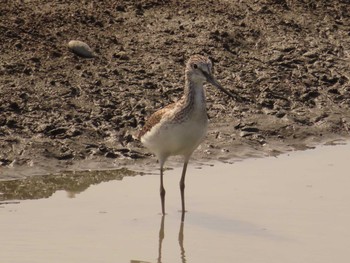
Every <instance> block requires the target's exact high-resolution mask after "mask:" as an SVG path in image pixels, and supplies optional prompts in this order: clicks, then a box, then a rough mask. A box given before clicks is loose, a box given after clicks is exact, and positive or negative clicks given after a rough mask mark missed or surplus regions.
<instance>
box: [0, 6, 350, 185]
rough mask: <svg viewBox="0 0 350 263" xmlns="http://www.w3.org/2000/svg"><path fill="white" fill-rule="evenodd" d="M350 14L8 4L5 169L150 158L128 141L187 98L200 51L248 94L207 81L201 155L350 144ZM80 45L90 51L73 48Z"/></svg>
mask: <svg viewBox="0 0 350 263" xmlns="http://www.w3.org/2000/svg"><path fill="white" fill-rule="evenodd" d="M349 13H350V6H349V4H348V1H344V0H343V1H342V0H335V1H316V2H315V1H314V2H312V3H306V2H305V1H297V0H295V1H274V0H266V1H258V2H257V1H252V0H249V1H244V3H243V2H242V1H224V2H218V1H207V2H198V1H170V2H169V1H157V0H145V1H117V2H116V1H103V2H100V1H89V2H86V3H78V2H74V1H73V2H67V3H61V2H59V1H29V2H28V1H27V2H15V1H7V3H6V4H3V5H1V7H0V17H1V21H6V23H5V22H3V23H1V24H0V38H1V42H0V50H1V54H0V58H1V59H0V167H3V168H4V167H23V166H28V167H40V166H42V167H45V166H47V165H50V166H52V165H54V163H58V164H59V165H62V164H63V165H64V167H69V166H70V165H71V164H74V163H75V162H78V161H80V160H90V159H91V160H104V161H105V160H106V159H107V160H110V161H111V162H112V161H116V162H118V161H120V160H124V161H125V160H132V161H133V160H135V159H142V158H144V157H147V156H148V154H147V153H146V151H145V149H143V148H142V147H141V145H140V143H139V142H138V141H136V140H135V139H134V137H133V134H134V133H136V131H137V130H138V129H139V128H140V127H141V126H142V125H143V124H144V122H145V118H146V117H147V116H149V115H150V114H151V113H153V112H154V111H155V110H156V109H158V108H160V107H163V106H164V105H166V104H168V103H171V102H173V101H175V100H176V99H177V98H178V97H179V96H181V94H182V87H183V80H184V77H183V71H184V69H183V67H184V63H185V61H186V60H187V58H188V57H189V56H191V55H193V54H205V55H208V56H209V57H210V58H211V59H212V60H213V62H214V70H215V71H216V73H215V75H216V76H217V77H218V79H219V81H220V83H221V84H222V85H223V86H224V87H226V88H227V89H229V90H231V91H232V92H234V93H236V94H238V95H239V96H240V98H241V100H240V101H232V100H230V99H229V98H227V97H226V96H223V95H222V94H220V93H219V92H217V91H214V89H211V87H209V86H208V89H207V97H208V98H207V102H208V103H207V104H208V105H207V108H208V114H209V116H210V118H211V120H210V122H211V124H210V128H209V134H208V137H207V139H206V140H205V142H204V143H203V144H202V146H201V148H200V149H199V150H197V151H196V154H195V156H194V158H198V159H199V158H200V159H214V158H215V159H217V158H219V159H220V158H228V159H230V158H244V157H247V156H252V155H255V154H256V155H268V154H276V153H279V152H283V151H285V150H288V149H302V148H303V147H307V146H308V145H310V144H313V143H320V142H324V141H331V140H333V139H334V138H339V137H348V136H349V122H350V110H349V106H350V95H349V92H350V85H349V78H350V76H349V72H350V71H349V69H350V53H349V50H350V34H349V25H350V18H349V16H348V14H349ZM72 39H79V40H81V41H83V42H85V43H89V46H90V47H93V50H94V55H95V56H94V57H93V58H89V59H86V58H82V57H79V56H77V55H75V54H73V53H72V52H70V51H69V49H68V48H67V43H68V42H69V41H70V40H72ZM222 149H225V150H222ZM115 159H116V160H115ZM47 160H50V162H47ZM58 167H62V166H58ZM3 168H0V169H3ZM0 179H1V178H0Z"/></svg>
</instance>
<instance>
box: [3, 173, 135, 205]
mask: <svg viewBox="0 0 350 263" xmlns="http://www.w3.org/2000/svg"><path fill="white" fill-rule="evenodd" d="M135 175H136V172H133V171H130V170H128V169H126V168H121V169H117V170H106V171H78V172H77V171H75V172H74V171H72V172H63V173H60V174H50V175H45V176H32V177H28V178H26V179H22V180H11V181H2V182H1V181H0V204H1V203H6V202H4V201H7V200H26V199H41V198H48V197H50V196H51V195H52V194H54V193H55V192H56V191H58V190H65V191H67V192H69V194H70V195H71V196H74V195H75V194H77V193H81V192H83V191H85V190H86V189H87V188H89V186H90V185H94V184H99V183H102V182H108V181H112V180H122V179H123V177H124V176H135Z"/></svg>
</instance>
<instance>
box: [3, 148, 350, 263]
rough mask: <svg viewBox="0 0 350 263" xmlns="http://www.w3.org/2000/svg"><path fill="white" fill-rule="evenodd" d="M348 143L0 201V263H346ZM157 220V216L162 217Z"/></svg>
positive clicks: (349, 256) (348, 237)
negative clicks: (182, 187)
mask: <svg viewBox="0 0 350 263" xmlns="http://www.w3.org/2000/svg"><path fill="white" fill-rule="evenodd" d="M349 153H350V144H347V145H337V146H322V147H318V148H317V149H315V150H307V151H299V152H293V153H289V154H284V155H280V156H278V157H277V158H275V157H270V158H263V159H247V160H244V161H241V162H235V163H233V164H223V163H216V164H215V165H214V166H201V167H197V166H196V165H191V166H190V167H189V170H188V178H187V185H186V186H187V188H186V193H187V196H186V200H187V208H188V210H189V212H188V213H187V214H186V218H185V222H184V224H183V225H182V224H181V220H180V218H181V214H180V213H179V212H178V209H180V194H179V190H178V181H179V177H180V172H181V169H180V168H175V169H173V170H169V171H167V172H166V177H165V183H166V190H167V196H166V209H167V213H168V214H167V215H166V216H165V218H162V216H161V215H160V214H159V211H160V200H159V196H158V184H159V178H158V174H157V173H156V172H155V173H154V174H148V175H145V176H136V177H124V178H123V180H122V181H116V180H115V181H109V182H104V183H100V184H98V185H93V186H90V187H89V188H87V189H86V190H85V191H83V192H81V193H76V194H74V193H72V192H70V193H68V192H66V191H58V192H56V193H55V194H54V195H52V196H51V197H50V198H47V199H39V200H35V201H34V200H23V201H22V200H21V201H19V203H12V201H15V200H7V201H6V204H5V203H2V204H1V205H0V233H1V239H0V247H1V253H0V261H1V262H11V263H12V262H13V263H14V262H21V263H22V262H35V263H40V262H45V263H46V262H75V263H76V262H84V263H87V262H236V263H239V262H278V263H280V262H284V263H286V262H320V263H322V262H327V263H328V262H347V261H349V260H350V253H349V249H348V245H349V243H350V227H349V224H350V223H349V222H350V207H349V205H348V200H350V192H349V191H348V185H349V183H350V177H349V176H348V172H347V170H348V159H349ZM162 219H164V221H162Z"/></svg>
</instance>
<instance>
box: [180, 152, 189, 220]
mask: <svg viewBox="0 0 350 263" xmlns="http://www.w3.org/2000/svg"><path fill="white" fill-rule="evenodd" d="M187 164H188V158H185V161H184V166H183V168H182V175H181V180H180V191H181V204H182V214H183V215H184V214H185V212H186V211H185V176H186V170H187Z"/></svg>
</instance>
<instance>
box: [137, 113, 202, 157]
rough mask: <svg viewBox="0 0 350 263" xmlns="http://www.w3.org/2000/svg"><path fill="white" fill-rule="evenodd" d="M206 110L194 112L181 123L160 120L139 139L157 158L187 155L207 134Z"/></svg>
mask: <svg viewBox="0 0 350 263" xmlns="http://www.w3.org/2000/svg"><path fill="white" fill-rule="evenodd" d="M207 126H208V119H207V116H206V112H204V113H203V112H202V113H201V114H194V115H193V116H191V117H190V118H189V119H187V120H184V121H183V122H181V123H170V122H167V121H164V122H160V123H158V124H157V125H156V126H154V127H153V128H152V129H151V130H150V131H149V132H148V133H147V134H145V135H144V136H143V137H142V139H141V141H142V143H143V144H144V145H145V146H146V147H147V148H148V149H149V150H150V151H152V152H153V153H155V154H156V155H157V157H158V158H160V157H165V158H167V157H168V156H171V155H185V156H189V155H191V154H192V152H193V151H194V150H195V149H196V148H197V147H198V145H199V144H200V143H201V142H202V141H203V139H204V137H205V136H206V134H207Z"/></svg>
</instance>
